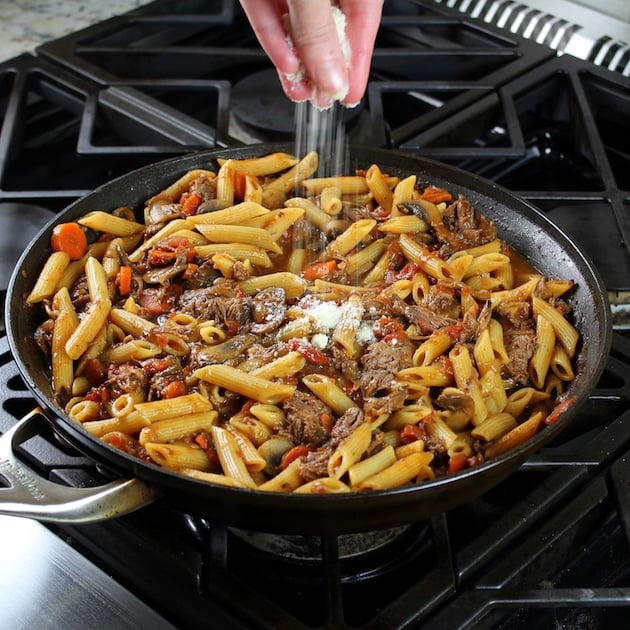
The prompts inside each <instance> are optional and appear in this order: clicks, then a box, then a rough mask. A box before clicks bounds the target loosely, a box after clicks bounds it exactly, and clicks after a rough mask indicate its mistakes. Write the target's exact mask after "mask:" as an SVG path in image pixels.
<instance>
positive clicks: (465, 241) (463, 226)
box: [437, 195, 497, 256]
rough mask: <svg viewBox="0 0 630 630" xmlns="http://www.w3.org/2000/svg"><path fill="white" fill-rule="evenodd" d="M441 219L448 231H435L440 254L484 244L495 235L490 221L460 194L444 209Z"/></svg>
mask: <svg viewBox="0 0 630 630" xmlns="http://www.w3.org/2000/svg"><path fill="white" fill-rule="evenodd" d="M443 220H444V224H445V226H446V228H447V230H448V232H443V231H441V230H440V231H438V233H437V237H438V240H439V241H440V242H441V247H440V254H441V255H442V256H449V255H450V254H452V253H453V252H456V251H460V250H462V249H468V248H470V247H478V246H479V245H484V244H485V243H489V242H490V241H493V240H494V239H495V238H496V237H497V229H496V227H495V225H494V224H493V223H492V221H490V219H488V217H486V216H484V215H481V214H479V213H478V212H477V211H476V210H475V208H474V206H473V205H472V204H471V203H470V201H469V200H468V199H466V197H464V196H462V195H460V196H459V197H458V198H457V200H456V201H454V202H453V203H452V204H451V205H450V206H449V207H448V208H447V209H446V210H445V211H444V214H443Z"/></svg>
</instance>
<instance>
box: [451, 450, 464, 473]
mask: <svg viewBox="0 0 630 630" xmlns="http://www.w3.org/2000/svg"><path fill="white" fill-rule="evenodd" d="M467 467H468V457H467V456H466V455H465V454H464V453H453V455H451V456H450V457H449V459H448V472H449V475H452V474H454V473H457V472H459V471H460V470H464V468H467Z"/></svg>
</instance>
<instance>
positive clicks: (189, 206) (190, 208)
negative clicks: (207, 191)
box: [180, 191, 203, 216]
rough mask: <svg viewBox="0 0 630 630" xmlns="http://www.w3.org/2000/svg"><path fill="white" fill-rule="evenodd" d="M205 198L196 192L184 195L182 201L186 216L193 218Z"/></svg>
mask: <svg viewBox="0 0 630 630" xmlns="http://www.w3.org/2000/svg"><path fill="white" fill-rule="evenodd" d="M202 201H203V197H202V196H201V195H200V194H199V193H198V192H196V191H193V192H190V193H183V194H182V196H181V199H180V203H181V204H182V212H183V213H184V214H185V215H186V216H191V215H193V214H195V213H196V212H197V208H199V206H200V205H201V202H202Z"/></svg>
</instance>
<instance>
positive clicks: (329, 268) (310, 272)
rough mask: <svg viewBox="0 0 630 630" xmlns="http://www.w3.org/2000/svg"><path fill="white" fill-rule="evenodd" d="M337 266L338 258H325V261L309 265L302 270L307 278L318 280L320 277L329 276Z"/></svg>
mask: <svg viewBox="0 0 630 630" xmlns="http://www.w3.org/2000/svg"><path fill="white" fill-rule="evenodd" d="M336 268H337V261H336V260H325V261H323V262H317V263H314V264H312V265H311V266H310V267H307V268H306V269H304V271H303V272H302V276H304V278H306V279H307V280H317V279H319V278H325V277H326V276H329V275H330V274H331V273H332V272H333V271H334V270H335V269H336Z"/></svg>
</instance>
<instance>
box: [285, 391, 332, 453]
mask: <svg viewBox="0 0 630 630" xmlns="http://www.w3.org/2000/svg"><path fill="white" fill-rule="evenodd" d="M283 410H284V413H285V415H286V426H285V428H284V430H283V433H284V432H285V431H286V433H287V434H288V436H289V437H290V439H291V440H292V441H293V442H294V443H295V444H306V445H307V446H309V447H310V448H317V447H318V446H321V445H322V444H323V443H324V442H325V441H326V439H328V434H327V433H326V429H325V428H324V426H323V425H322V421H321V418H322V416H324V415H329V414H330V409H329V408H328V407H327V406H326V405H325V404H324V403H323V402H322V401H321V400H320V399H319V398H316V397H315V396H313V395H312V394H309V393H307V392H301V391H299V390H297V391H296V392H295V393H294V394H293V396H292V397H291V398H290V399H289V400H288V401H287V402H286V403H285V404H284V406H283Z"/></svg>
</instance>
